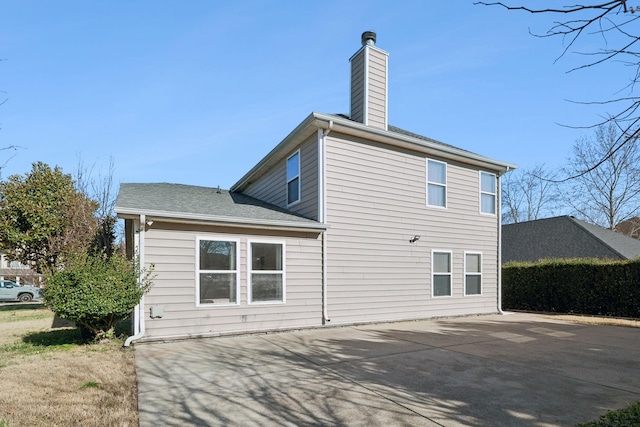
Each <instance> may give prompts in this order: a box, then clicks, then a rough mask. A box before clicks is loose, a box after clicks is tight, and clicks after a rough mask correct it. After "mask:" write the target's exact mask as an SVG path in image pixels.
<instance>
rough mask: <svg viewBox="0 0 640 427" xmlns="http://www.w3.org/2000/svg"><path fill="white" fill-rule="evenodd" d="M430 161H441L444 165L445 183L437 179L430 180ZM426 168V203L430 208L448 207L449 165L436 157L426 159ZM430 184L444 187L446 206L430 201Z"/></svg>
mask: <svg viewBox="0 0 640 427" xmlns="http://www.w3.org/2000/svg"><path fill="white" fill-rule="evenodd" d="M429 162H434V163H441V164H443V165H444V184H443V183H441V182H435V181H429ZM425 170H426V172H427V174H426V181H427V184H426V195H427V200H426V204H427V206H428V207H430V208H436V209H446V208H447V199H448V198H449V197H448V194H447V175H448V172H449V171H448V165H447V163H446V162H443V161H440V160H434V159H426V162H425ZM429 185H435V186H438V187H443V188H444V206H442V205H432V204H430V203H429Z"/></svg>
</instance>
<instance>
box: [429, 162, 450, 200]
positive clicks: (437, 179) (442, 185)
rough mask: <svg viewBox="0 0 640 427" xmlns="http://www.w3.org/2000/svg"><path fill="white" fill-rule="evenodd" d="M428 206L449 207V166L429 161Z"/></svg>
mask: <svg viewBox="0 0 640 427" xmlns="http://www.w3.org/2000/svg"><path fill="white" fill-rule="evenodd" d="M427 205H428V206H437V207H441V208H444V207H446V206H447V164H446V163H444V162H439V161H437V160H427Z"/></svg>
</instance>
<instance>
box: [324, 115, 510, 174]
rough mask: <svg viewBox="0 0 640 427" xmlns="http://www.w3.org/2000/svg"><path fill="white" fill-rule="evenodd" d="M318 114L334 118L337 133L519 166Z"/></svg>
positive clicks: (500, 166)
mask: <svg viewBox="0 0 640 427" xmlns="http://www.w3.org/2000/svg"><path fill="white" fill-rule="evenodd" d="M314 115H315V117H316V118H317V119H318V120H321V121H326V122H329V121H333V124H334V127H333V132H340V133H344V134H347V135H352V136H357V137H360V138H363V139H368V140H372V141H376V142H380V143H383V144H387V145H392V146H396V147H400V148H405V149H408V150H411V151H417V152H420V153H424V154H427V155H431V156H437V157H441V158H444V159H448V160H455V161H459V162H461V163H466V164H471V165H475V166H478V167H482V168H486V169H488V170H492V171H496V172H502V173H503V172H507V171H509V170H512V169H516V168H517V166H516V165H514V164H510V163H506V162H502V161H499V160H494V159H490V158H488V157H484V156H481V155H479V154H475V153H471V152H469V151H465V150H462V149H459V148H456V147H451V146H447V145H443V144H439V143H437V142H430V141H427V140H424V139H419V138H415V137H412V136H409V135H403V134H401V133H396V132H391V131H387V130H384V129H378V128H374V127H371V126H365V125H363V124H362V123H358V122H354V121H352V120H347V119H343V118H340V117H335V116H330V115H326V114H321V113H314Z"/></svg>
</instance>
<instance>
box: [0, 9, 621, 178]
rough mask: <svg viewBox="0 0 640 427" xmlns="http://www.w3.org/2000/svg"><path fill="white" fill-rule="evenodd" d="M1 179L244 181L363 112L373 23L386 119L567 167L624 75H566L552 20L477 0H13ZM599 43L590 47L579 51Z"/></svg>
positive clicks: (0, 49) (0, 28)
mask: <svg viewBox="0 0 640 427" xmlns="http://www.w3.org/2000/svg"><path fill="white" fill-rule="evenodd" d="M0 10H2V13H1V14H0V59H3V61H0V90H2V91H3V92H4V97H5V98H6V99H7V100H6V102H5V103H4V104H3V105H2V106H0V127H1V128H2V129H0V148H1V147H7V146H11V145H15V146H19V147H22V148H19V149H17V150H15V151H6V150H5V151H0V164H2V163H4V162H5V161H6V160H7V159H9V157H10V156H12V155H13V156H14V157H12V158H11V159H10V160H9V161H8V163H7V164H6V166H5V167H4V168H3V169H2V178H6V177H7V176H8V175H11V174H16V173H18V174H24V173H26V172H28V171H29V170H30V168H31V163H32V162H35V161H43V162H45V163H48V164H50V165H52V166H54V165H57V166H60V167H61V168H62V169H63V170H64V171H65V172H67V173H72V174H73V173H75V172H76V171H77V168H78V162H79V160H80V159H81V160H82V162H83V163H84V164H85V165H95V169H96V170H97V169H100V168H105V167H106V166H107V164H108V162H109V159H110V158H113V162H114V167H115V173H114V179H115V181H116V183H121V182H122V183H123V182H175V183H183V184H193V185H204V186H218V185H220V186H221V187H223V188H229V187H230V186H231V185H232V184H233V183H235V182H236V180H238V179H239V178H240V177H242V175H243V174H244V173H245V172H247V171H248V170H249V169H250V168H251V167H252V166H253V165H254V164H255V163H257V162H258V161H259V160H260V159H261V158H262V157H263V156H264V155H265V154H266V153H268V152H269V151H270V150H271V148H273V147H274V146H275V145H276V144H277V143H278V142H280V141H281V140H282V139H283V138H284V137H285V136H286V135H287V134H288V133H289V132H290V131H291V130H292V129H293V128H295V126H296V125H297V124H298V123H299V122H301V121H302V120H303V119H304V118H305V117H306V116H307V115H309V114H310V113H311V112H312V111H318V112H323V113H348V111H349V87H348V80H349V61H348V59H349V58H350V57H351V55H352V54H353V53H355V52H356V51H357V50H358V49H359V47H360V35H361V33H362V32H363V31H366V30H373V31H375V32H376V33H377V35H378V37H377V46H379V47H380V48H382V49H384V50H386V51H387V52H389V54H390V57H389V67H390V70H389V73H390V75H389V123H390V124H392V125H395V126H398V127H401V128H404V129H406V130H409V131H412V132H415V133H419V134H422V135H425V136H428V137H431V138H434V139H437V140H440V141H442V142H445V143H448V144H452V145H456V146H458V147H460V148H464V149H467V150H470V151H473V152H476V153H478V154H482V155H485V156H488V157H492V158H496V159H499V160H503V161H506V162H509V163H515V164H518V165H520V166H521V167H523V168H529V167H533V166H534V165H536V164H546V165H547V166H548V167H557V166H560V165H562V164H563V163H564V162H565V160H566V158H567V157H568V156H569V155H570V151H571V147H572V145H573V144H574V142H575V140H576V139H578V138H579V137H581V136H584V135H589V134H591V133H592V131H589V130H585V129H581V130H580V129H570V128H566V127H562V126H560V125H558V123H560V124H566V125H575V126H578V125H589V124H593V123H594V122H597V121H598V120H599V119H600V116H599V115H602V114H606V110H605V109H604V107H602V106H600V107H594V106H585V105H579V104H576V103H571V102H568V101H567V100H574V101H594V100H602V99H609V98H611V97H612V96H613V95H614V94H615V93H616V91H618V90H619V89H621V87H623V86H624V84H622V83H620V80H619V79H618V80H615V81H614V79H612V78H611V77H610V76H612V75H614V74H613V72H614V71H612V70H613V69H612V67H611V66H603V67H598V68H593V69H589V70H586V71H581V72H576V73H569V74H567V70H569V69H570V68H572V67H573V66H575V65H576V64H578V63H579V61H580V60H581V58H578V57H576V56H575V55H569V56H566V57H564V58H561V59H560V60H559V61H557V62H555V63H554V61H555V60H556V58H557V57H558V56H559V55H560V53H561V52H562V49H563V45H562V40H561V39H556V38H547V39H540V38H535V37H533V36H531V35H530V34H529V32H528V30H529V28H531V29H532V30H533V31H538V32H544V31H546V30H547V29H548V27H549V26H550V24H551V23H552V17H550V16H533V15H529V14H525V13H517V12H508V11H505V10H503V9H501V8H496V7H484V6H474V5H473V3H472V2H470V1H448V0H440V1H420V0H417V1H403V0H396V1H393V2H390V1H375V0H373V1H346V0H343V1H333V0H328V1H322V2H315V1H314V2H311V1H286V0H285V1H241V0H234V1H224V0H217V1H213V0H211V1H209V0H207V1H197V0H194V1H177V0H176V1H174V0H155V1H149V0H139V1H133V2H130V1H127V2H125V1H115V0H114V1H110V2H87V1H69V0H59V1H55V2H52V1H45V0H39V1H37V0H33V1H24V2H23V1H0ZM581 47H584V48H588V47H589V46H581Z"/></svg>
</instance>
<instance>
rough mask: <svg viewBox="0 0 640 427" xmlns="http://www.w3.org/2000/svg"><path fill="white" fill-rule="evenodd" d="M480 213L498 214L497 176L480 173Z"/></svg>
mask: <svg viewBox="0 0 640 427" xmlns="http://www.w3.org/2000/svg"><path fill="white" fill-rule="evenodd" d="M480 212H482V213H486V214H491V215H495V214H496V176H495V175H494V174H492V173H489V172H482V171H480Z"/></svg>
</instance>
